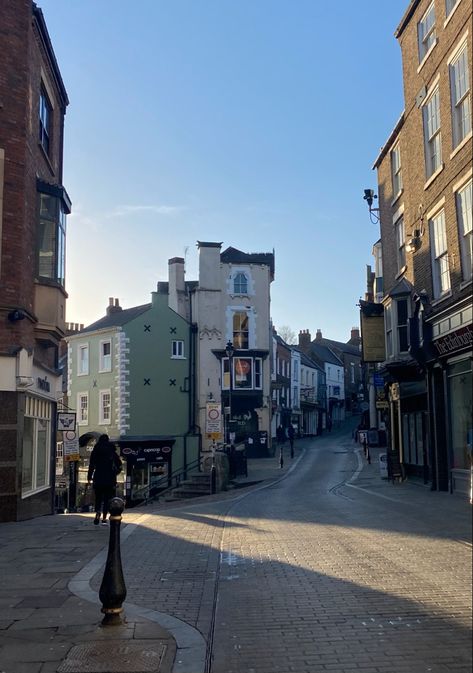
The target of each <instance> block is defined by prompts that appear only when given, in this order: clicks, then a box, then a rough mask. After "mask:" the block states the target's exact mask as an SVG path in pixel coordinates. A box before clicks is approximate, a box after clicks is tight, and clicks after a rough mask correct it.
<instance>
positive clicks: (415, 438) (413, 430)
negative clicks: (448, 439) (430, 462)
mask: <svg viewBox="0 0 473 673" xmlns="http://www.w3.org/2000/svg"><path fill="white" fill-rule="evenodd" d="M402 443H403V451H404V463H406V464H408V465H420V466H422V465H423V464H424V414H423V412H422V411H417V412H413V413H405V414H402Z"/></svg>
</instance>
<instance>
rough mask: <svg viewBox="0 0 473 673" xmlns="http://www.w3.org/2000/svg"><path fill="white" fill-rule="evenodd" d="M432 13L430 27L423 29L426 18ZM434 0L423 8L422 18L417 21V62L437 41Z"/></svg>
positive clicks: (423, 57)
mask: <svg viewBox="0 0 473 673" xmlns="http://www.w3.org/2000/svg"><path fill="white" fill-rule="evenodd" d="M431 13H433V21H432V25H431V26H430V28H429V29H428V30H427V31H425V27H426V20H427V18H428V17H429V15H430V14H431ZM435 20H436V17H435V2H434V0H432V2H431V3H430V5H429V6H428V7H427V9H426V10H425V12H424V14H423V16H422V18H421V19H420V21H419V22H418V23H417V50H418V55H419V63H422V62H423V60H424V59H425V58H426V56H427V55H428V54H429V53H430V50H431V49H432V48H433V47H434V45H435V44H436V41H437V31H436V29H435Z"/></svg>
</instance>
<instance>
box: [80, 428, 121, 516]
mask: <svg viewBox="0 0 473 673" xmlns="http://www.w3.org/2000/svg"><path fill="white" fill-rule="evenodd" d="M121 471H122V461H121V460H120V458H119V457H118V454H117V452H116V450H115V446H114V445H113V444H112V443H111V442H110V439H109V437H108V435H100V437H99V438H98V441H97V443H96V445H95V446H94V448H93V449H92V453H91V455H90V463H89V471H88V473H87V485H89V484H90V482H91V481H92V483H93V486H94V492H95V519H94V525H95V526H98V525H99V523H100V514H102V525H104V526H106V525H107V514H108V503H109V502H110V498H113V496H114V495H115V489H116V487H117V474H119V473H120V472H121Z"/></svg>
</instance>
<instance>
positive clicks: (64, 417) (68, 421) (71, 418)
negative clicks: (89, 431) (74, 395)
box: [57, 411, 76, 432]
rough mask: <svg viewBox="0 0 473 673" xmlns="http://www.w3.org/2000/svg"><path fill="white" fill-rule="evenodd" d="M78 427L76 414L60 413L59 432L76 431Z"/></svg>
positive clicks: (58, 419) (58, 416)
mask: <svg viewBox="0 0 473 673" xmlns="http://www.w3.org/2000/svg"><path fill="white" fill-rule="evenodd" d="M75 427H76V414H75V413H70V412H66V411H58V414H57V429H58V430H59V431H63V432H64V431H65V430H74V428H75Z"/></svg>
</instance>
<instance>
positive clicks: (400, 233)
mask: <svg viewBox="0 0 473 673" xmlns="http://www.w3.org/2000/svg"><path fill="white" fill-rule="evenodd" d="M394 232H395V235H396V261H397V273H398V274H400V273H401V272H402V271H403V270H404V268H405V266H406V232H405V229H404V214H401V215H400V216H399V217H398V218H397V220H396V222H395V223H394Z"/></svg>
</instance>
